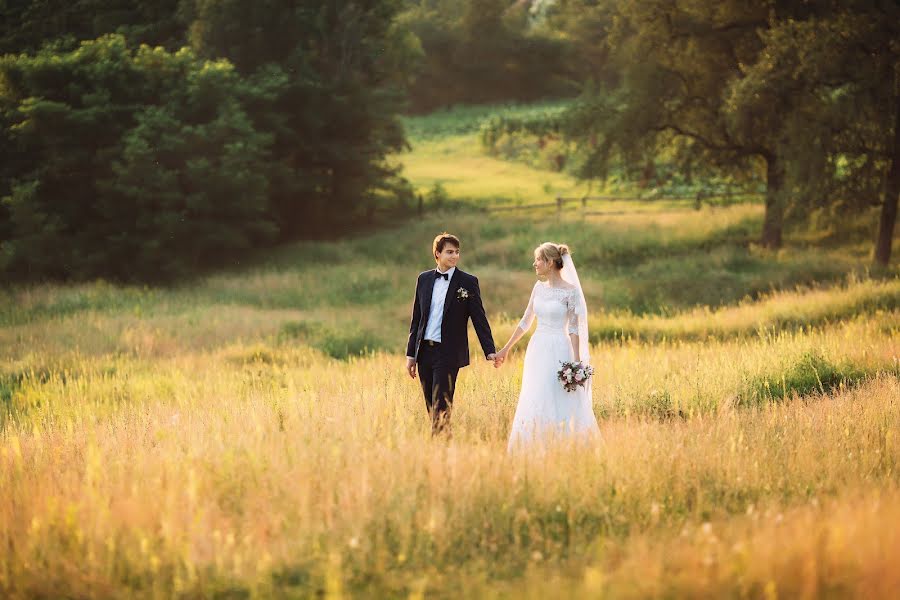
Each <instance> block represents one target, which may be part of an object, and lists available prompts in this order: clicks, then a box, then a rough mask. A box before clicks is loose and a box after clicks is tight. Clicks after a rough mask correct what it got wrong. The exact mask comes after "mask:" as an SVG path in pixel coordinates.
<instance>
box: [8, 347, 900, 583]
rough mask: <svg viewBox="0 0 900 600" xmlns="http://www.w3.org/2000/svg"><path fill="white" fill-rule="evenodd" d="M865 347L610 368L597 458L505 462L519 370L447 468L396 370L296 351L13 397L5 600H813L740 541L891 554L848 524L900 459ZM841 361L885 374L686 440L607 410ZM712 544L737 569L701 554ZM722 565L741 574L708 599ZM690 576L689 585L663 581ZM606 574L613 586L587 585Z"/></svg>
mask: <svg viewBox="0 0 900 600" xmlns="http://www.w3.org/2000/svg"><path fill="white" fill-rule="evenodd" d="M861 333H863V332H861V331H860V330H853V329H851V330H848V331H845V332H837V333H836V334H835V337H836V338H838V339H837V340H835V341H834V342H829V336H827V335H826V336H824V337H822V336H818V337H817V336H811V337H809V338H804V336H800V337H799V338H798V339H796V340H793V341H791V340H786V341H783V342H782V343H777V342H775V341H772V342H765V341H759V342H757V343H755V344H747V345H738V346H731V345H718V346H713V347H709V348H706V347H703V346H702V345H699V344H697V345H693V346H691V345H687V346H682V347H678V348H666V347H651V346H624V347H622V346H600V347H598V348H596V349H595V350H596V351H595V354H596V356H597V357H598V358H597V360H598V364H601V365H605V367H604V369H603V371H604V372H603V373H602V374H601V376H600V378H599V379H598V386H597V388H596V391H595V404H596V407H595V408H596V410H597V412H598V413H599V414H600V415H601V429H602V431H603V443H602V444H601V445H600V446H597V447H594V448H589V449H588V448H581V449H574V448H573V449H568V448H565V447H561V448H558V449H551V450H550V451H548V452H547V453H546V454H544V455H530V456H528V457H520V458H515V457H513V458H508V457H506V455H505V452H504V447H505V437H506V435H507V431H508V423H509V420H510V418H511V416H512V412H513V409H514V404H515V398H516V393H517V381H518V375H519V371H520V369H521V361H520V359H519V358H514V359H513V360H512V361H511V364H510V365H509V366H508V367H506V370H504V371H500V372H496V371H494V370H493V369H492V368H491V367H490V366H488V365H487V364H485V363H477V364H476V365H474V366H473V367H472V368H471V369H469V370H468V371H467V372H466V373H464V374H463V376H462V378H461V384H462V385H461V387H460V390H459V402H458V407H457V414H456V415H455V417H454V420H455V436H454V439H453V441H452V442H450V443H447V442H443V441H432V440H430V439H429V436H428V431H427V425H426V421H425V418H424V414H423V407H422V402H421V398H420V397H419V391H418V389H417V386H416V383H415V382H412V381H411V380H409V379H408V378H406V377H405V375H404V374H403V372H402V369H401V367H400V362H401V361H400V360H399V359H400V357H398V356H376V357H372V358H369V359H364V360H360V361H354V362H351V363H349V364H348V363H341V362H334V361H329V360H328V359H324V358H322V357H321V355H318V354H316V353H315V352H310V351H308V350H303V349H299V348H291V347H283V348H278V349H274V350H270V355H269V356H265V355H264V354H262V353H260V352H259V351H258V349H254V348H251V347H246V348H242V347H231V348H227V349H222V350H221V351H219V352H214V353H184V354H182V355H180V356H178V357H177V359H167V360H163V359H158V360H155V361H148V360H140V359H130V358H126V357H118V358H116V357H97V358H94V359H90V358H85V357H82V358H77V357H71V361H72V362H70V364H69V365H68V366H67V367H66V368H65V369H64V370H61V371H55V370H51V371H49V372H48V373H46V374H45V375H44V377H43V378H41V379H38V380H32V379H28V378H26V380H25V381H23V382H22V384H21V387H20V388H19V389H18V390H17V391H16V393H15V395H14V398H13V400H12V408H13V413H14V415H15V417H14V418H13V420H12V421H10V422H9V423H7V425H6V427H5V428H4V430H3V434H2V438H0V463H2V464H0V466H2V468H0V490H3V493H2V494H0V515H2V518H0V540H2V542H3V543H4V547H5V548H7V549H9V551H8V552H5V553H4V554H3V555H2V558H0V590H3V591H4V592H5V593H6V594H11V595H13V596H34V595H49V596H54V595H58V594H59V593H61V591H62V590H65V593H66V594H71V595H76V596H82V595H90V596H95V595H100V596H117V595H121V594H123V593H128V594H137V595H144V596H154V595H171V594H177V593H199V592H200V591H201V590H203V591H204V593H208V594H213V593H215V592H216V591H219V592H224V591H227V590H232V591H233V592H235V593H251V594H262V595H266V594H271V593H276V590H280V592H278V593H286V592H287V591H290V590H293V592H294V593H300V594H303V595H306V594H315V593H317V591H318V590H321V591H322V592H326V591H328V590H331V591H335V590H336V589H337V588H338V587H341V588H342V589H343V590H345V591H348V592H355V593H360V594H363V595H365V594H371V593H375V594H397V593H400V594H406V593H411V592H413V591H415V590H416V589H424V590H425V591H428V592H433V593H435V594H437V595H446V596H452V595H454V594H455V592H451V590H457V589H459V586H462V587H464V588H468V589H471V590H473V593H474V592H475V591H476V590H478V591H480V592H481V593H487V592H489V591H490V590H492V589H493V590H503V589H508V590H516V589H518V588H517V587H516V586H515V584H514V583H512V582H514V581H515V580H516V579H517V578H519V577H526V578H527V577H528V574H529V573H531V572H532V571H533V569H534V568H535V567H536V566H541V565H550V567H548V568H553V569H561V570H562V572H563V573H569V572H573V573H574V577H573V578H572V579H567V578H565V577H564V578H563V579H564V581H565V585H566V586H568V587H572V588H573V590H575V591H576V592H584V593H586V594H590V593H593V592H596V591H597V590H601V591H602V590H607V591H617V590H618V589H619V588H620V587H626V588H627V587H628V583H629V578H630V577H634V576H635V571H634V569H635V568H636V564H635V565H634V566H632V565H633V563H635V561H647V562H646V566H647V568H648V570H647V571H646V572H645V574H644V575H643V577H642V578H641V581H640V586H642V588H641V589H650V590H652V589H658V590H672V591H679V590H681V591H682V592H683V593H684V592H687V591H690V590H695V589H700V590H703V589H709V590H737V589H739V587H738V586H740V585H744V584H745V583H748V582H741V581H740V580H739V579H736V578H735V577H734V574H735V573H743V572H744V571H740V569H741V568H742V567H741V565H745V563H742V562H741V561H742V560H744V559H747V558H752V559H753V560H754V562H755V563H762V564H769V565H773V567H772V568H771V569H770V570H767V569H755V568H754V569H750V570H749V571H746V573H747V574H748V576H750V581H749V583H750V584H752V585H762V586H764V585H766V584H767V581H768V579H761V578H764V577H765V578H771V579H772V580H773V581H775V585H777V586H779V589H782V588H784V589H793V587H795V586H797V585H801V584H802V585H809V582H807V583H803V582H804V581H806V579H807V576H806V575H801V574H798V573H796V572H793V571H791V570H789V569H786V568H778V565H779V564H781V561H782V558H781V556H780V554H779V552H780V547H779V546H777V545H774V544H764V543H763V540H762V539H761V538H760V537H759V536H757V535H756V534H755V533H753V529H752V528H751V529H748V528H747V525H746V523H747V521H748V515H750V516H751V517H752V516H753V515H755V514H757V515H758V516H757V517H754V518H761V519H764V520H763V524H767V523H769V522H770V521H771V522H773V523H774V520H775V519H779V521H778V523H779V524H780V523H781V520H780V517H777V515H779V514H786V515H787V519H788V520H787V523H786V525H789V526H790V527H799V526H800V525H799V524H801V523H803V522H804V519H807V520H809V519H811V518H814V516H815V515H816V514H819V512H818V511H821V510H825V509H826V508H827V507H829V506H831V505H832V503H833V502H838V503H839V505H840V506H843V507H844V508H842V510H843V511H844V513H843V514H845V515H846V518H849V519H854V518H857V517H858V518H859V519H861V521H860V524H859V525H858V526H859V527H861V528H862V532H861V533H860V535H863V534H865V535H869V536H873V535H874V536H876V537H877V538H878V539H881V540H883V541H884V542H885V543H890V544H892V543H894V541H893V540H895V539H896V538H895V536H896V531H895V530H893V529H892V528H890V527H888V528H884V527H882V528H875V527H873V526H872V524H871V523H870V522H869V521H868V520H867V517H866V516H865V515H866V514H868V512H867V511H868V510H869V509H868V507H867V506H868V505H867V504H866V502H854V501H853V498H854V497H856V496H860V495H862V497H863V498H867V497H871V495H872V494H873V493H874V491H875V490H883V492H884V493H895V492H892V490H895V488H896V484H897V483H898V482H897V475H898V471H897V461H898V459H900V445H898V443H897V439H896V436H895V435H894V432H895V431H896V429H897V427H898V425H900V411H898V408H900V406H898V404H897V397H898V392H900V387H898V385H900V384H898V381H900V380H898V378H897V376H896V375H887V374H882V375H879V374H878V369H877V368H876V364H877V363H878V362H879V360H880V359H879V358H878V357H879V356H881V358H883V359H889V358H890V355H892V354H893V359H894V361H895V364H896V353H897V348H896V346H895V345H894V342H892V341H891V340H889V339H887V338H884V337H881V338H879V337H878V336H874V337H872V336H868V337H866V336H863V335H860V334H861ZM853 340H856V341H855V342H854V341H853ZM841 343H843V344H844V345H848V344H854V343H855V348H858V349H856V350H853V351H851V353H850V355H848V356H847V358H855V359H856V360H859V361H861V363H860V364H868V366H869V367H871V371H870V373H869V379H868V381H860V382H859V385H856V386H852V387H844V388H835V389H833V390H832V391H831V393H830V394H829V395H821V393H820V392H818V391H814V392H812V393H809V394H806V395H804V396H802V397H800V398H798V397H797V396H796V395H794V399H790V398H788V399H787V400H785V401H782V402H765V403H762V404H760V405H759V406H758V408H740V407H739V406H738V405H736V404H735V403H729V402H725V403H722V404H720V405H719V406H718V407H717V408H716V409H715V410H714V411H713V412H706V413H702V414H703V415H704V416H702V417H701V416H700V415H699V414H698V415H697V416H696V417H694V418H685V419H674V420H672V419H670V418H663V419H662V420H659V418H658V416H654V415H653V414H652V413H647V412H643V413H638V412H629V411H627V410H626V411H624V412H623V411H621V410H618V409H617V406H616V403H617V402H618V401H619V396H618V395H617V394H619V393H620V392H617V391H616V390H623V391H624V393H626V394H627V393H632V390H633V392H634V393H637V394H640V393H645V392H646V393H650V394H651V395H652V391H651V390H647V389H646V388H645V385H647V384H649V385H654V386H658V387H659V390H657V391H658V392H659V391H660V390H661V391H662V392H665V391H666V390H667V389H668V390H671V392H672V393H674V394H676V396H677V394H678V393H679V392H678V390H679V389H681V385H682V384H681V383H679V381H683V382H684V385H685V388H684V389H687V386H688V385H690V384H691V383H693V384H695V385H696V386H698V388H699V391H700V393H701V394H707V395H709V396H710V397H714V396H716V395H717V394H721V393H723V392H728V391H733V389H734V388H733V389H732V390H729V389H728V386H729V384H728V383H727V382H729V381H730V382H731V385H732V386H734V385H735V383H736V382H738V380H739V379H740V377H741V376H746V375H748V374H749V373H751V372H752V371H753V370H754V369H757V368H760V367H764V368H770V367H771V368H772V369H774V371H773V373H772V374H773V378H777V376H778V372H777V370H778V369H779V368H780V367H781V364H780V363H788V362H790V356H791V355H792V354H793V353H794V352H795V351H797V350H800V349H802V348H804V347H805V348H807V349H809V348H820V347H824V352H825V353H826V354H827V355H831V354H832V353H835V352H840V344H841ZM854 352H855V354H854ZM773 353H776V354H778V357H777V362H776V363H775V364H771V365H770V364H769V362H768V361H767V358H766V357H770V358H771V357H772V354H773ZM748 355H749V356H748ZM867 357H868V358H867ZM866 360H870V361H871V362H869V363H866ZM338 374H339V376H335V375H338ZM325 375H327V376H325ZM722 380H724V381H725V383H723V382H722ZM645 382H646V383H645ZM610 392H611V393H610ZM647 397H648V398H649V397H651V396H650V395H648V396H647ZM604 415H606V416H604ZM659 416H663V417H665V416H664V415H659ZM832 498H834V499H835V500H834V501H832V500H831V499H832ZM810 502H816V503H819V502H821V504H814V505H810ZM804 506H806V507H808V508H805V509H802V508H801V509H797V508H795V507H804ZM755 511H756V512H755ZM804 511H806V512H804ZM885 516H892V514H886V515H885ZM707 522H710V523H713V525H710V526H708V527H710V528H711V531H712V532H713V533H715V534H716V535H719V536H722V538H721V543H726V542H727V543H728V544H729V546H725V547H723V548H721V549H720V547H719V546H715V547H711V546H708V543H709V542H708V538H709V537H710V536H709V535H708V534H707V529H706V527H707V526H706V525H705V523H707ZM851 522H852V521H851ZM773 527H774V524H773ZM683 530H686V531H688V537H686V538H685V537H679V536H680V533H679V532H681V531H683ZM704 536H705V537H704ZM656 543H661V544H664V545H666V546H667V547H673V548H681V549H682V550H684V551H687V552H697V553H699V554H692V555H691V556H692V557H693V558H689V557H687V556H685V557H684V559H683V561H679V560H678V559H675V562H672V560H673V558H672V556H671V555H669V554H666V553H663V552H662V551H659V550H654V551H650V550H649V548H651V547H655V546H654V544H656ZM648 544H649V545H648ZM734 544H740V545H741V546H740V548H744V549H745V550H746V552H753V553H754V554H751V555H749V557H748V555H746V553H741V552H736V551H734V550H733V549H732V548H731V546H732V545H734ZM823 544H824V545H823ZM791 547H792V548H793V550H792V551H793V552H794V553H795V554H797V555H798V556H799V557H800V558H801V559H803V560H813V561H820V560H824V561H827V563H828V564H831V565H834V567H835V568H837V569H839V572H838V573H832V574H831V575H829V578H833V577H837V578H839V579H841V580H843V581H845V582H846V583H847V585H850V586H851V587H850V588H849V590H850V591H853V590H857V591H859V592H861V591H862V590H863V589H864V588H861V587H857V586H861V585H865V584H867V582H868V580H866V579H864V578H859V576H858V574H857V572H856V571H855V570H854V569H853V563H852V561H851V560H849V559H848V558H847V557H846V556H845V555H844V554H843V552H846V550H844V549H843V548H844V547H843V546H840V545H838V546H833V545H830V542H828V540H820V542H818V543H815V542H810V543H805V544H799V543H796V542H795V543H794V545H793V546H791ZM709 552H713V557H712V558H711V559H710V560H712V561H714V563H715V565H721V568H722V569H724V571H723V572H722V573H721V574H720V575H719V576H718V577H716V578H713V579H711V580H710V579H708V578H707V577H706V575H705V573H706V571H705V569H708V568H710V565H709V564H707V563H705V562H704V560H705V558H704V557H706V556H707V554H708V553H709ZM758 552H762V554H761V555H757V554H756V553H758ZM610 553H612V554H610ZM613 557H621V558H613ZM690 565H693V566H690ZM745 566H746V565H745ZM688 567H689V568H688ZM684 568H688V570H687V572H686V574H685V575H684V576H683V577H679V578H676V579H674V580H673V579H670V578H669V577H668V576H667V574H668V573H669V572H670V571H671V570H672V569H684ZM570 570H571V571H570ZM729 570H731V571H729ZM595 571H596V572H597V573H602V574H606V573H608V574H609V577H605V576H604V577H601V578H599V579H596V578H595V579H590V577H593V575H590V573H594V572H595ZM732 571H734V573H732ZM729 573H731V575H729ZM584 577H588V578H589V581H587V582H585V580H584V579H583V578H584ZM829 578H826V579H825V580H823V581H822V583H821V584H816V585H825V584H827V583H828V582H829V581H830V579H829ZM583 582H584V583H586V584H590V585H589V586H588V588H585V589H584V590H582V589H581V588H580V587H579V586H580V585H582V583H583ZM510 586H512V587H510ZM644 586H646V587H644ZM709 586H715V587H709ZM525 589H527V588H525ZM821 589H827V586H826V587H825V588H821ZM876 589H880V588H877V587H876ZM126 590H127V592H126Z"/></svg>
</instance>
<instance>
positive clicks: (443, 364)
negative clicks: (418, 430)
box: [418, 341, 459, 434]
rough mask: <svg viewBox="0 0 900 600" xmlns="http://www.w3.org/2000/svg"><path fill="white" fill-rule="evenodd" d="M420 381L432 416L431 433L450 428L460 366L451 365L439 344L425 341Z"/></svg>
mask: <svg viewBox="0 0 900 600" xmlns="http://www.w3.org/2000/svg"><path fill="white" fill-rule="evenodd" d="M418 363H419V381H420V382H421V383H422V392H423V393H424V395H425V407H426V408H427V409H428V414H429V416H430V417H431V433H432V434H436V433H439V432H441V431H443V430H445V429H447V430H448V431H449V428H450V411H451V409H452V408H453V392H454V391H455V390H456V376H457V375H458V374H459V368H458V367H455V366H454V367H452V368H451V367H450V361H448V360H447V358H446V357H444V356H443V354H442V352H441V347H440V345H439V344H435V345H433V346H432V345H430V344H429V343H428V342H427V341H423V342H422V345H421V346H420V347H419V359H418Z"/></svg>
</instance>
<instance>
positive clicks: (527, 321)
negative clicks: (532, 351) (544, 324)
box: [497, 284, 537, 362]
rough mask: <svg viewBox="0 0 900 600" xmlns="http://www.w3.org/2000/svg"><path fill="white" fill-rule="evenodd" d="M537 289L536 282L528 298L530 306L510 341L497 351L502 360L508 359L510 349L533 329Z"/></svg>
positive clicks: (499, 358)
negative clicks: (535, 292) (535, 291)
mask: <svg viewBox="0 0 900 600" xmlns="http://www.w3.org/2000/svg"><path fill="white" fill-rule="evenodd" d="M535 289H537V284H535V287H534V288H532V289H531V298H529V299H528V306H527V307H526V308H525V314H524V315H522V320H521V321H519V324H518V326H516V330H515V331H513V332H512V335H511V336H510V337H509V341H508V342H506V345H505V346H503V348H501V349H500V351H499V352H498V353H497V359H498V360H499V361H500V362H503V361H504V360H506V355H507V354H509V351H510V349H512V347H513V346H515V345H516V343H518V341H519V340H521V339H522V336H524V335H525V332H527V331H528V330H529V329H531V325H532V324H533V323H534V290H535Z"/></svg>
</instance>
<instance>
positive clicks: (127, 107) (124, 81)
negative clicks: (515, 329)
mask: <svg viewBox="0 0 900 600" xmlns="http://www.w3.org/2000/svg"><path fill="white" fill-rule="evenodd" d="M399 9H400V5H399V4H398V3H397V2H393V1H391V0H352V1H343V0H323V1H322V2H316V3H299V4H298V3H295V2H290V1H286V0H261V1H260V2H253V3H250V2H241V1H239V0H165V1H162V2H159V3H151V4H147V3H143V2H138V1H136V0H106V1H102V0H77V1H75V2H71V1H69V2H62V1H59V0H40V1H38V0H35V1H32V2H18V3H5V4H4V5H3V9H0V10H2V11H4V14H2V15H0V16H2V20H0V22H2V30H0V52H2V53H3V56H2V58H0V186H2V189H0V197H2V204H0V272H2V273H3V275H4V276H5V278H7V279H10V278H16V279H26V280H35V279H43V278H90V277H97V276H103V277H110V278H115V279H124V280H128V279H135V280H163V279H170V278H173V277H178V276H181V275H184V274H187V273H190V272H194V271H195V270H197V269H200V268H204V267H206V266H210V265H215V264H221V263H222V262H223V261H227V260H230V259H232V258H237V257H240V256H242V255H244V254H245V253H246V251H247V249H249V248H253V247H256V246H258V245H260V244H265V243H271V242H275V241H278V240H286V239H294V238H297V237H305V236H312V235H321V232H323V231H329V232H333V231H335V230H336V229H339V228H340V227H342V226H344V225H345V224H346V223H348V222H352V221H353V220H354V219H358V218H360V217H361V215H364V214H365V213H366V212H367V211H368V210H370V208H369V207H370V206H372V205H374V204H375V203H379V202H380V203H390V202H402V201H407V200H408V199H409V196H410V195H411V194H410V190H409V186H408V183H406V182H405V181H404V180H403V179H402V178H401V177H399V175H398V167H397V166H396V165H393V164H392V163H391V162H390V159H389V156H390V155H391V154H392V153H395V152H396V151H398V150H400V149H402V148H403V147H404V146H405V140H404V136H403V131H402V127H401V125H400V123H399V119H398V115H399V113H400V110H401V109H402V107H403V105H404V104H403V103H404V97H403V82H404V73H406V72H407V70H408V68H409V67H408V64H407V63H409V61H410V60H411V59H410V56H412V55H413V51H412V50H410V47H411V46H410V40H409V39H408V38H407V37H405V36H404V33H403V31H402V30H401V29H399V28H398V27H397V25H396V23H395V18H396V15H397V12H398V10H399Z"/></svg>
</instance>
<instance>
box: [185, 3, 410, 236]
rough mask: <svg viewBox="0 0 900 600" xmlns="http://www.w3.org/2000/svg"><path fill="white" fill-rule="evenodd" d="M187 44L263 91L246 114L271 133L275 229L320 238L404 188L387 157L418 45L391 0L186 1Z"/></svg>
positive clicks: (399, 142) (395, 145) (397, 142)
mask: <svg viewBox="0 0 900 600" xmlns="http://www.w3.org/2000/svg"><path fill="white" fill-rule="evenodd" d="M184 10H185V14H186V15H187V18H188V19H189V20H190V41H191V44H192V46H193V47H194V48H195V50H196V51H197V52H198V53H199V54H200V55H202V56H207V57H210V58H213V57H225V58H228V59H229V60H230V61H232V62H233V63H234V64H235V66H236V68H237V69H238V71H239V72H241V73H242V74H243V75H244V76H246V77H247V78H249V80H250V81H251V82H254V83H256V84H258V85H259V86H261V87H263V88H264V89H266V94H265V95H262V96H260V97H259V98H256V99H255V100H254V102H253V103H252V105H251V107H250V108H249V110H248V112H249V114H250V115H251V117H252V119H253V123H254V126H255V127H256V128H257V129H258V130H260V131H263V132H266V133H269V134H271V135H272V136H273V145H272V152H271V160H272V165H271V167H270V171H271V177H270V194H269V195H270V198H271V202H272V208H273V211H274V215H275V217H276V220H277V223H278V226H279V229H280V230H281V231H282V237H296V236H298V235H321V233H322V231H323V230H324V231H335V230H339V229H340V228H341V227H346V224H347V223H348V222H349V221H352V220H353V219H354V218H356V217H360V216H362V215H370V214H371V208H370V207H371V206H373V205H374V204H375V203H376V202H378V201H379V198H384V197H391V196H396V195H397V194H398V193H399V194H401V195H408V194H409V191H408V190H405V189H403V186H402V185H399V184H398V181H397V175H398V169H397V167H396V166H394V165H392V164H391V163H390V162H389V161H388V159H387V157H388V155H389V154H390V153H393V152H396V151H398V150H400V149H402V148H404V146H405V139H404V136H403V131H402V127H401V126H400V123H399V121H398V120H397V117H396V115H397V113H398V112H399V110H400V108H401V106H402V104H401V103H402V98H401V86H402V85H403V84H404V82H405V77H406V70H407V69H408V68H409V64H411V62H410V61H411V60H412V57H411V55H414V54H415V52H416V49H415V46H414V44H411V42H410V39H409V37H408V35H407V33H408V32H407V31H406V30H405V29H404V28H402V27H399V26H397V25H396V24H395V23H394V15H395V12H396V10H397V6H396V5H395V3H394V2H391V1H390V0H363V1H359V2H345V1H342V0H329V1H327V2H322V3H319V4H317V5H315V6H313V5H309V6H303V7H301V8H298V7H297V5H296V3H294V2H289V1H287V0H270V1H267V2H261V3H247V2H231V1H229V2H218V1H212V0H191V1H188V2H185V4H184Z"/></svg>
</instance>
